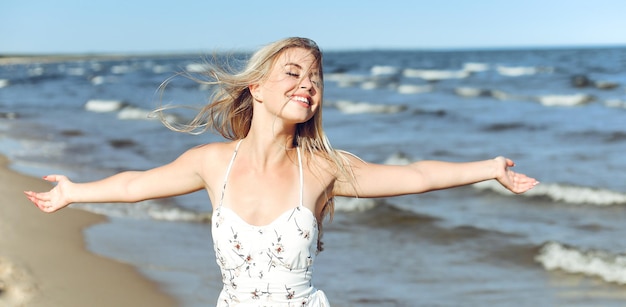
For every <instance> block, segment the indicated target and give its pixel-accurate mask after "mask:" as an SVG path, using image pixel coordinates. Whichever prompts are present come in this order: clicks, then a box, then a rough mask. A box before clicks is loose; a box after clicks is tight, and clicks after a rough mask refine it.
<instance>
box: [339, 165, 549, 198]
mask: <svg viewBox="0 0 626 307" xmlns="http://www.w3.org/2000/svg"><path fill="white" fill-rule="evenodd" d="M346 157H347V158H348V160H349V161H350V168H351V170H352V172H353V176H354V183H355V185H354V186H352V184H351V183H350V180H349V179H345V178H344V179H341V180H338V181H337V183H336V184H335V189H334V192H335V195H337V196H358V197H386V196H398V195H406V194H417V193H424V192H428V191H433V190H440V189H447V188H452V187H457V186H462V185H468V184H472V183H476V182H480V181H485V180H490V179H496V180H498V182H500V184H502V186H504V187H505V188H507V189H508V190H510V191H511V192H513V193H516V194H519V193H523V192H526V191H528V190H530V189H531V188H533V187H534V186H535V185H537V183H538V181H537V180H536V179H534V178H531V177H528V176H526V175H524V174H521V173H517V172H514V171H513V170H512V169H511V168H512V167H513V166H514V165H515V164H514V163H513V161H511V160H510V159H507V158H504V157H497V158H495V159H490V160H484V161H477V162H465V163H454V162H442V161H419V162H415V163H412V164H409V165H382V164H371V163H367V162H364V161H362V160H359V159H358V158H356V157H354V156H350V155H346ZM355 189H356V191H355Z"/></svg>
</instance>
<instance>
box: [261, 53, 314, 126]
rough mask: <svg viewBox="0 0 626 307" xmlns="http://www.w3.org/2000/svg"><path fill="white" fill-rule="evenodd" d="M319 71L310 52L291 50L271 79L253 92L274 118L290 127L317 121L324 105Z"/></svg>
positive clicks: (277, 62)
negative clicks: (281, 120)
mask: <svg viewBox="0 0 626 307" xmlns="http://www.w3.org/2000/svg"><path fill="white" fill-rule="evenodd" d="M319 68H320V67H319V64H318V61H317V60H316V59H315V57H314V56H313V55H312V54H311V52H309V51H308V50H306V49H303V48H291V49H287V50H285V51H284V52H283V53H282V54H281V55H279V56H278V58H277V59H276V61H275V62H274V64H273V66H272V68H271V70H270V72H269V75H268V76H267V78H266V79H265V80H263V81H262V82H261V83H259V84H255V85H252V86H250V91H251V92H252V94H253V96H254V97H255V100H256V101H257V102H260V103H261V104H263V105H264V108H265V109H266V110H268V111H269V112H270V113H271V114H272V115H273V116H278V117H279V118H281V119H283V120H284V121H285V122H286V123H289V124H298V123H304V122H306V121H308V120H309V119H311V118H312V117H313V115H314V114H315V112H316V111H317V109H318V108H319V107H320V104H321V101H322V83H321V82H322V78H321V76H320V69H319Z"/></svg>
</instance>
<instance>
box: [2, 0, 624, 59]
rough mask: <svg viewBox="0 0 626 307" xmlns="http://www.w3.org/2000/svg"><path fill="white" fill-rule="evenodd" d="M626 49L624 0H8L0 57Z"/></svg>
mask: <svg viewBox="0 0 626 307" xmlns="http://www.w3.org/2000/svg"><path fill="white" fill-rule="evenodd" d="M288 36H303V37H308V38H311V39H313V40H315V41H316V42H317V43H318V45H319V46H320V47H321V48H322V50H324V51H329V50H367V49H477V48H479V49H482V48H526V47H533V48H534V47H583V46H605V45H620V46H626V1H625V0H594V1H589V0H523V1H519V0H456V1H455V0H428V1H426V0H397V1H394V0H387V1H368V0H344V1H341V0H317V1H293V0H292V1H282V0H281V1H271V0H268V1H243V0H222V1H211V0H193V1H192V0H176V1H172V0H169V1H163V0H107V1H103V0H88V1H85V0H54V1H51V0H0V54H23V53H27V54H28V53H30V54H51V53H169V52H177V53H183V52H213V51H219V50H224V51H236V50H239V51H249V50H255V49H257V48H258V47H260V46H262V45H264V44H267V43H269V42H272V41H275V40H278V39H281V38H284V37H288Z"/></svg>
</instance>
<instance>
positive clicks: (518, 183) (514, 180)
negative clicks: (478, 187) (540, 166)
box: [494, 157, 539, 194]
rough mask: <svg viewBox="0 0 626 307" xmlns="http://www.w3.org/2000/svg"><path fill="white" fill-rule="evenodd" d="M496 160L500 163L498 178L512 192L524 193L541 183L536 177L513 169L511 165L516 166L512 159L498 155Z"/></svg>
mask: <svg viewBox="0 0 626 307" xmlns="http://www.w3.org/2000/svg"><path fill="white" fill-rule="evenodd" d="M494 160H496V162H497V163H498V164H499V166H498V170H497V173H496V180H498V182H499V183H500V184H501V185H502V186H504V187H505V188H507V189H508V190H510V191H511V192H513V193H515V194H520V193H524V192H526V191H528V190H530V189H532V188H533V187H534V186H536V185H537V184H539V181H537V180H536V179H535V178H531V177H528V176H526V175H524V174H521V173H516V172H514V171H513V170H511V167H513V166H515V163H514V162H513V161H512V160H511V159H507V158H505V157H497V158H495V159H494Z"/></svg>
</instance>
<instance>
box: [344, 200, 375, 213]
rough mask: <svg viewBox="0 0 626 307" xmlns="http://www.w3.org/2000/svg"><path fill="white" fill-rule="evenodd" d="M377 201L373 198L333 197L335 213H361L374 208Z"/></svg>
mask: <svg viewBox="0 0 626 307" xmlns="http://www.w3.org/2000/svg"><path fill="white" fill-rule="evenodd" d="M376 204H377V200H376V199H373V198H350V197H335V211H343V212H363V211H368V210H370V209H372V208H374V207H376Z"/></svg>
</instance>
